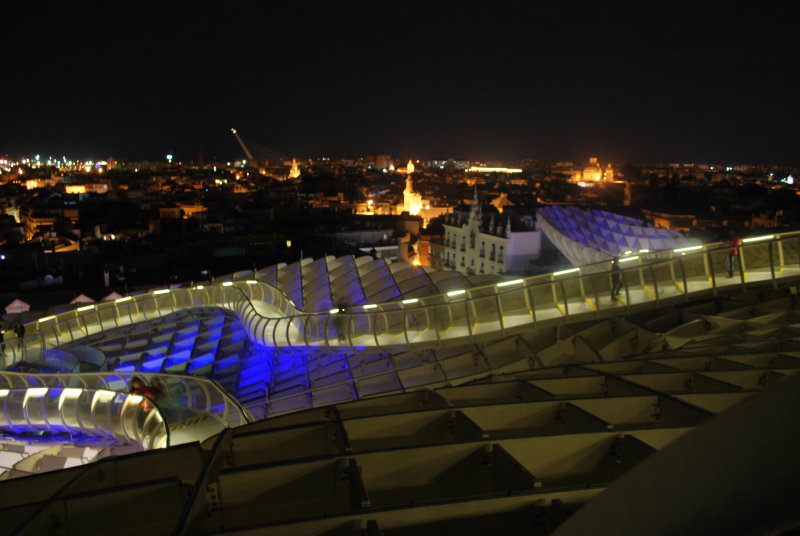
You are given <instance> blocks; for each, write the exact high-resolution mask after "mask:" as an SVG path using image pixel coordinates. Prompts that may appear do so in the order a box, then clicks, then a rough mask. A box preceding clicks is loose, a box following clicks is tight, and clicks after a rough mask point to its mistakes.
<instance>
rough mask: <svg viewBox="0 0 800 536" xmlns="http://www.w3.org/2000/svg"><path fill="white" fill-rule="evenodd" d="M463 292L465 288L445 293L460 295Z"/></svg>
mask: <svg viewBox="0 0 800 536" xmlns="http://www.w3.org/2000/svg"><path fill="white" fill-rule="evenodd" d="M465 292H466V290H451V291H450V292H448V293H447V295H448V296H460V295H462V294H464V293H465Z"/></svg>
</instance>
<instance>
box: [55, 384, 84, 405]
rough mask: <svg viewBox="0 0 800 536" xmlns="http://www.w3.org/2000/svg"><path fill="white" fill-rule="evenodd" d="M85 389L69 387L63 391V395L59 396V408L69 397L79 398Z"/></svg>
mask: <svg viewBox="0 0 800 536" xmlns="http://www.w3.org/2000/svg"><path fill="white" fill-rule="evenodd" d="M82 392H83V389H75V388H74V387H67V388H65V389H64V390H63V391H61V396H60V397H59V398H58V409H61V407H62V406H63V405H64V401H65V400H67V399H68V398H78V397H79V396H81V393H82Z"/></svg>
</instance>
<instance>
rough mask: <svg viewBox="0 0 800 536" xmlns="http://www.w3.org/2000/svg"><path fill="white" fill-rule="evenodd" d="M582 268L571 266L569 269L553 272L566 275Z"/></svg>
mask: <svg viewBox="0 0 800 536" xmlns="http://www.w3.org/2000/svg"><path fill="white" fill-rule="evenodd" d="M580 271H581V269H580V268H570V269H569V270H561V271H560V272H553V275H564V274H572V273H575V272H580Z"/></svg>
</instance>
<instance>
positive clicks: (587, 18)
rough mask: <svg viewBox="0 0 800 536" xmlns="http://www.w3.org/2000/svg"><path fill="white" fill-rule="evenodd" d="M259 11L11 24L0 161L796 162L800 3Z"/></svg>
mask: <svg viewBox="0 0 800 536" xmlns="http://www.w3.org/2000/svg"><path fill="white" fill-rule="evenodd" d="M300 7H301V8H302V6H300ZM13 9H21V8H16V7H15V8H13ZM263 9H264V10H263V11H260V10H259V8H253V7H245V6H239V5H233V6H221V5H218V6H216V5H215V6H201V7H198V8H196V9H193V10H191V11H186V10H181V9H180V8H172V7H164V9H163V11H162V12H160V13H159V14H158V15H152V14H150V13H145V12H143V11H142V12H137V11H131V12H129V13H127V14H126V15H125V16H123V17H108V16H107V15H106V14H104V13H91V12H89V13H76V12H75V11H74V10H72V9H68V8H67V7H63V8H59V7H55V8H52V9H51V10H50V11H48V13H47V15H48V16H47V17H42V18H41V19H37V18H36V17H34V14H32V13H24V12H19V13H11V16H10V17H9V20H15V23H14V24H12V25H10V28H9V32H8V33H7V34H6V35H5V36H4V37H3V38H2V39H3V42H4V48H5V50H6V51H7V59H8V62H7V69H8V72H9V73H13V77H12V81H11V83H9V84H8V86H7V88H6V94H7V95H6V101H7V102H8V103H11V105H10V106H8V108H7V111H6V122H7V124H10V125H14V126H15V128H13V129H4V133H3V135H2V137H0V152H3V153H11V154H30V153H32V152H41V153H53V154H64V153H66V154H80V155H87V156H88V155H97V156H98V157H100V156H109V155H112V156H115V157H118V158H121V159H126V160H139V159H149V160H156V159H160V158H163V157H164V155H165V154H166V153H172V154H176V155H179V156H178V158H181V159H184V160H189V159H195V158H197V156H198V155H199V153H200V151H202V152H203V153H204V154H205V155H207V157H209V158H213V157H215V156H216V157H218V158H221V159H235V158H241V154H240V150H239V148H238V146H237V144H236V141H235V140H234V139H233V138H232V137H231V136H230V128H231V127H236V128H238V129H239V130H240V131H241V132H242V133H243V135H244V136H246V138H247V140H248V141H249V142H252V143H255V144H260V145H263V146H264V147H269V148H271V149H272V150H273V151H275V152H276V153H279V154H282V155H286V156H289V157H291V156H307V155H343V154H347V155H354V154H398V155H416V157H417V158H434V157H443V156H454V157H458V158H466V159H471V160H509V159H515V158H526V157H527V158H535V159H542V160H573V161H582V160H583V159H585V158H586V156H587V155H600V156H601V157H602V158H604V159H606V160H609V161H614V162H728V163H753V164H775V165H783V164H797V157H796V149H795V148H794V146H793V140H792V136H791V125H793V124H794V123H796V121H797V120H798V119H800V117H798V109H797V106H795V104H794V103H795V97H794V95H793V93H792V88H793V87H796V85H797V82H798V80H797V74H796V70H794V69H792V66H793V65H794V64H795V63H796V59H797V44H796V41H794V40H793V39H792V35H793V34H792V30H791V24H792V21H793V20H796V15H797V9H798V8H797V7H796V6H792V7H774V8H750V9H745V8H740V7H728V6H725V7H713V6H712V7H691V8H690V7H685V8H682V7H675V6H672V5H670V6H669V8H667V7H653V6H647V7H641V6H635V7H632V6H614V7H592V8H589V9H585V10H580V9H573V10H569V9H567V8H565V7H558V6H555V5H536V6H522V7H517V6H514V7H511V6H509V7H506V8H495V9H492V10H474V9H470V8H467V7H463V6H459V7H458V8H456V7H455V6H447V5H439V6H433V7H432V6H424V5H423V4H413V3H411V4H406V5H405V7H404V8H397V9H392V8H390V7H385V6H384V7H381V6H355V5H351V4H348V5H344V6H336V7H329V8H325V9H323V10H321V11H320V10H316V11H313V12H309V11H308V10H305V11H304V10H302V9H300V8H297V7H293V6H290V5H288V4H283V3H278V4H272V3H271V4H270V6H269V8H263Z"/></svg>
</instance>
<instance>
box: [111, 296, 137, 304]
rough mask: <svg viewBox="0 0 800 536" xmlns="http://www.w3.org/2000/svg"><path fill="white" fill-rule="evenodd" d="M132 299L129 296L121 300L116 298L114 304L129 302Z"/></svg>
mask: <svg viewBox="0 0 800 536" xmlns="http://www.w3.org/2000/svg"><path fill="white" fill-rule="evenodd" d="M132 299H133V298H131V297H130V296H124V297H122V298H117V299H116V300H114V303H122V302H126V301H131V300H132Z"/></svg>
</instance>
